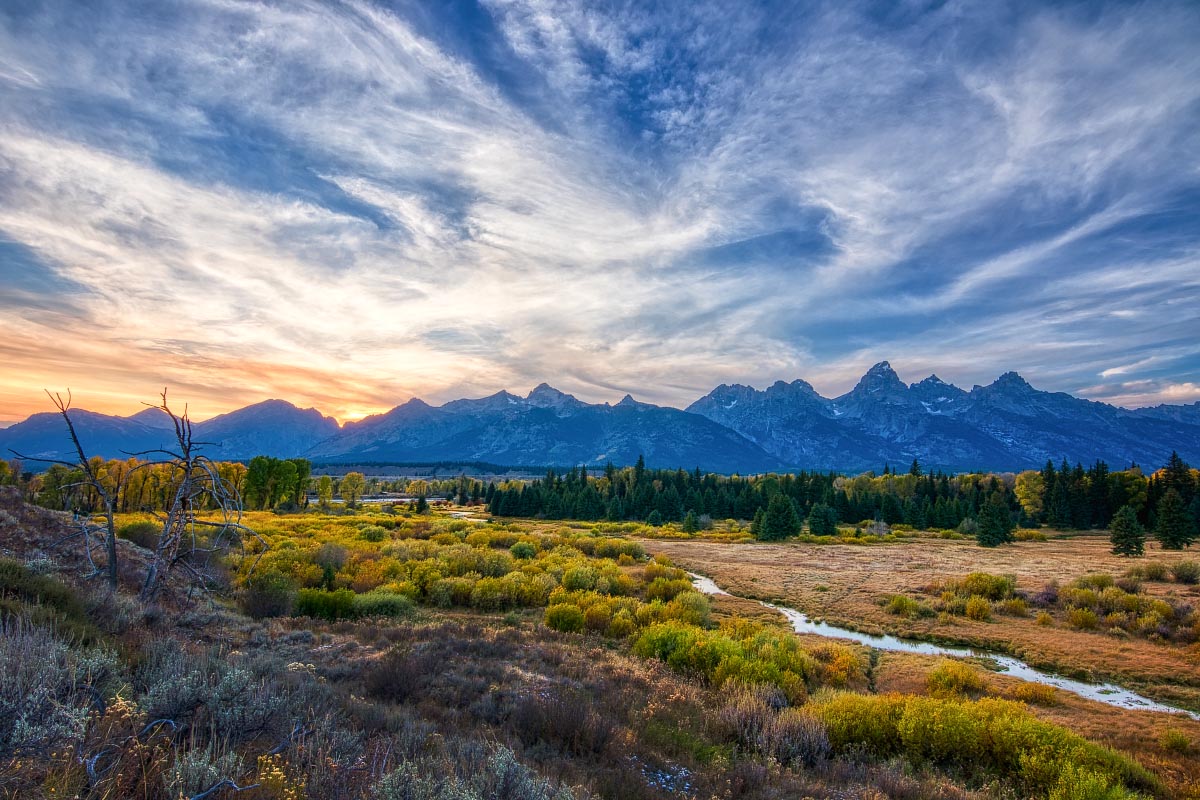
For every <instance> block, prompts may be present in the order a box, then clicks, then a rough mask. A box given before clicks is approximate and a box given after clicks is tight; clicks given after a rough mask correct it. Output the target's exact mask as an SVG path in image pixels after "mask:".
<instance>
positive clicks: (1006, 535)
mask: <svg viewBox="0 0 1200 800" xmlns="http://www.w3.org/2000/svg"><path fill="white" fill-rule="evenodd" d="M978 522H979V532H978V533H977V534H976V539H977V540H978V542H979V543H980V544H981V545H983V546H984V547H996V546H997V545H1001V544H1006V543H1008V542H1011V541H1013V535H1012V530H1013V524H1012V514H1010V513H1009V511H1008V506H1006V505H1005V504H1004V497H1003V496H1002V495H1001V494H1000V493H999V492H995V493H994V494H992V496H991V497H990V498H989V499H988V501H987V502H986V503H984V504H983V507H982V508H980V509H979V520H978Z"/></svg>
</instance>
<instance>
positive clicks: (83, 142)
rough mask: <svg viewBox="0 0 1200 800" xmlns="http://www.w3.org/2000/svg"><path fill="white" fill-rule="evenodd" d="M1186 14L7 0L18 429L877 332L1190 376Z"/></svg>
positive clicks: (459, 0)
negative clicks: (162, 403)
mask: <svg viewBox="0 0 1200 800" xmlns="http://www.w3.org/2000/svg"><path fill="white" fill-rule="evenodd" d="M734 8H736V11H732V10H731V9H734ZM1197 41H1200V9H1198V8H1197V6H1196V5H1195V4H1194V3H1190V2H1186V0H1182V1H1181V2H1176V3H1171V2H1162V3H1159V2H1148V3H1140V4H1136V5H1135V4H1124V3H1115V2H1114V3H1111V4H1096V3H1089V4H1077V5H1064V6H1061V7H1055V8H1047V7H1045V4H1038V3H1030V4H1025V5H1022V4H1015V5H1014V4H1008V3H983V2H980V3H970V2H968V3H947V4H942V3H922V2H905V3H896V4H890V3H885V4H862V5H859V4H853V3H842V2H830V3H811V4H806V3H801V4H796V3H791V2H789V3H781V4H779V5H778V6H775V5H774V4H768V3H763V4H755V5H753V6H751V5H750V4H738V5H737V6H736V7H734V6H730V5H729V4H728V3H702V2H695V3H673V4H665V5H664V6H662V7H660V8H654V7H652V4H646V3H633V2H631V3H628V4H607V3H595V2H588V1H586V0H577V2H568V1H564V2H550V1H549V0H484V2H482V3H478V4H476V3H473V2H469V0H456V2H448V3H419V2H412V3H407V4H405V3H382V2H369V1H367V0H360V1H359V2H353V1H352V2H339V3H332V2H331V3H319V2H304V1H303V0H291V1H290V2H286V3H266V2H263V3H258V2H238V1H237V0H192V2H187V3H173V4H161V3H154V2H144V3H141V2H120V1H114V2H107V3H100V4H88V6H87V7H86V8H85V7H83V6H82V5H81V4H78V3H70V2H55V1H54V0H50V2H42V3H25V2H17V3H6V4H4V5H3V7H2V8H0V282H2V286H3V292H2V294H0V361H2V363H3V365H4V369H3V371H2V372H0V423H4V422H11V421H13V420H15V419H18V418H21V417H23V416H25V415H26V414H28V413H30V412H32V411H35V410H44V409H45V405H46V404H45V402H44V401H43V400H42V399H41V396H40V392H41V389H42V387H51V388H62V387H65V386H70V387H71V388H72V389H73V390H75V392H76V394H77V396H79V397H80V404H81V405H84V406H87V407H89V408H93V409H96V410H111V411H115V412H120V413H130V412H132V411H135V410H137V408H138V405H137V403H138V401H140V400H143V399H153V397H154V395H155V393H156V392H157V391H158V389H159V388H161V387H162V386H170V387H171V391H172V393H173V394H174V395H175V396H177V397H179V398H180V399H181V400H182V399H187V400H189V401H191V402H192V406H193V408H194V409H195V411H196V414H197V416H198V417H203V416H208V415H211V414H214V413H218V412H221V411H225V410H228V409H230V408H233V407H236V406H239V405H243V404H246V403H249V402H254V401H257V400H260V399H263V398H265V397H270V396H274V397H284V398H286V399H289V400H292V401H293V402H297V403H299V404H302V405H316V406H317V407H319V408H321V409H322V410H324V411H326V412H327V413H331V414H334V415H335V416H339V417H342V418H347V417H356V416H361V415H363V414H366V413H368V412H372V411H377V410H381V409H385V408H388V407H391V406H393V405H395V404H397V403H399V402H402V401H404V400H406V399H407V398H409V397H411V396H413V395H418V396H421V397H424V398H426V399H428V400H430V401H440V400H446V399H450V398H453V397H457V396H464V395H465V396H477V395H480V394H486V393H491V392H493V391H495V390H497V389H499V388H502V387H507V388H511V389H514V390H522V389H527V388H528V387H530V386H532V385H534V384H536V383H538V382H540V381H543V380H546V381H549V382H551V383H552V384H554V385H556V386H558V387H559V388H561V389H563V390H565V391H570V392H573V393H575V394H577V395H578V396H580V397H581V398H583V399H587V400H592V401H595V400H615V399H617V398H618V397H619V396H620V395H621V394H623V393H625V392H627V391H629V392H633V393H634V394H635V395H637V396H638V397H639V398H641V399H645V400H649V401H655V402H663V403H669V404H673V405H683V404H686V403H688V402H690V401H691V400H693V399H695V397H697V396H698V395H700V394H702V393H704V392H706V391H708V390H709V389H711V388H712V387H713V386H714V385H715V384H717V383H720V382H729V381H738V382H750V383H756V384H759V385H762V384H765V383H768V382H770V381H773V380H775V379H777V378H783V379H788V380H790V379H792V378H795V377H804V378H806V379H808V380H810V381H811V382H812V383H814V385H815V386H816V387H817V388H818V389H820V390H822V391H824V392H825V393H827V394H832V393H837V392H840V391H844V390H845V389H847V388H849V386H850V385H851V384H852V383H853V381H854V380H855V379H856V378H857V376H858V375H859V374H861V373H862V372H863V370H864V369H865V368H866V367H867V366H869V365H870V364H871V363H873V362H875V361H878V360H881V359H884V358H887V359H891V360H892V362H893V363H894V364H895V365H896V366H897V368H898V369H900V371H901V374H902V375H903V376H904V377H905V378H907V379H909V380H917V379H919V378H920V377H923V376H924V375H925V374H928V373H929V372H931V371H933V370H936V371H937V372H938V374H939V375H941V376H942V377H943V378H945V379H947V380H953V381H954V382H957V383H960V384H962V385H965V386H967V387H969V386H970V385H971V384H972V383H983V382H988V381H990V380H991V379H992V378H994V377H995V376H996V375H998V374H999V373H1001V372H1003V371H1006V370H1009V369H1016V370H1018V371H1020V372H1021V373H1022V374H1024V375H1025V376H1026V377H1027V378H1028V379H1029V380H1030V381H1031V382H1032V383H1034V384H1035V385H1037V386H1039V387H1041V388H1047V389H1055V390H1063V391H1070V392H1073V393H1079V394H1082V395H1084V396H1088V397H1091V398H1094V399H1101V400H1107V401H1110V402H1116V403H1121V404H1127V405H1144V404H1151V403H1157V402H1190V401H1192V400H1196V399H1200V255H1198V251H1200V226H1198V225H1197V220H1198V219H1200V166H1198V165H1200V158H1198V156H1200V148H1198V145H1197V142H1200V48H1197V47H1196V42H1197Z"/></svg>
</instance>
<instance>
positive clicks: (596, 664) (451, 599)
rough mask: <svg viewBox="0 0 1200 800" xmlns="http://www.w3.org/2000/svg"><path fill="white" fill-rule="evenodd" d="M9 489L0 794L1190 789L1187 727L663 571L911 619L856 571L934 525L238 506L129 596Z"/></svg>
mask: <svg viewBox="0 0 1200 800" xmlns="http://www.w3.org/2000/svg"><path fill="white" fill-rule="evenodd" d="M7 498H8V505H7V506H6V508H7V510H6V511H5V515H6V516H5V517H3V518H0V537H3V538H2V539H0V546H3V548H4V549H5V551H6V552H5V553H3V555H4V556H5V557H6V560H4V561H3V562H0V587H2V588H0V597H2V602H3V604H4V605H3V608H4V613H5V618H6V621H5V623H4V624H5V626H6V627H5V631H4V633H5V635H4V637H3V639H0V642H2V646H0V661H3V663H2V664H0V667H3V668H4V669H2V670H0V675H2V676H4V677H2V678H0V703H3V704H6V706H5V708H4V709H3V710H4V711H6V712H9V713H5V714H0V719H3V720H5V722H0V792H2V793H3V794H4V796H7V797H59V796H80V797H106V798H107V797H111V798H117V797H147V798H178V797H189V798H191V797H198V796H201V795H202V794H203V792H205V791H207V790H209V789H210V788H212V787H215V786H218V784H219V783H221V782H222V781H228V783H225V784H223V785H221V786H219V787H218V788H216V789H214V790H213V792H212V794H209V795H207V796H208V797H235V796H236V797H239V798H298V797H317V798H359V797H369V798H382V799H384V800H391V798H451V797H478V798H484V797H505V798H514V799H515V798H543V797H544V798H551V797H554V798H566V797H612V798H627V797H628V798H638V797H647V798H651V797H702V798H709V797H713V798H717V797H720V798H734V797H754V798H773V797H785V796H786V797H805V796H811V797H834V796H836V797H847V798H850V797H862V798H879V797H894V798H924V797H934V798H938V797H940V798H967V797H972V798H975V797H978V798H985V797H986V798H1016V797H1052V798H1063V799H1064V800H1065V799H1066V798H1121V797H1136V796H1141V797H1164V798H1165V797H1189V796H1200V774H1198V772H1197V770H1196V768H1195V765H1194V764H1192V761H1193V760H1194V758H1193V755H1194V752H1195V750H1194V748H1195V747H1196V744H1197V743H1198V742H1200V723H1193V722H1192V721H1190V720H1187V719H1185V718H1177V717H1173V716H1172V717H1168V716H1167V715H1162V714H1157V715H1155V714H1148V713H1147V712H1123V711H1117V710H1114V709H1111V708H1108V707H1100V706H1098V705H1097V704H1095V703H1089V702H1086V701H1082V700H1077V699H1075V698H1070V697H1060V696H1057V695H1056V694H1055V693H1054V692H1053V691H1050V692H1047V691H1043V689H1044V687H1033V688H1031V687H1032V685H1031V684H1022V683H1021V682H1018V681H1013V680H1011V679H1006V678H1004V677H1003V676H996V675H991V674H989V673H987V672H986V670H984V669H983V668H981V667H980V666H978V665H972V664H967V663H963V662H958V661H946V660H939V659H922V658H918V657H911V656H896V655H892V654H882V655H881V654H879V653H877V652H873V651H870V650H868V649H867V648H863V647H858V646H854V645H851V644H844V643H840V642H834V641H830V640H822V639H817V638H813V637H800V636H796V635H794V634H793V633H791V632H790V631H789V630H787V629H786V628H784V627H783V626H782V625H781V624H780V623H781V618H779V617H778V616H773V615H771V614H768V613H765V610H764V609H762V608H761V607H759V606H757V605H756V604H753V603H750V602H749V601H745V600H737V599H733V598H718V599H717V600H716V601H710V599H709V598H708V597H706V596H704V595H702V594H699V593H697V592H695V591H694V590H693V589H692V586H691V582H690V580H689V579H688V576H687V574H686V572H685V571H684V569H683V568H684V567H686V568H687V569H697V570H700V571H704V572H706V573H708V574H711V575H714V576H716V577H719V578H721V580H722V581H723V582H725V583H726V584H727V585H728V586H730V588H731V590H734V589H737V590H741V589H744V590H745V593H746V594H755V593H757V594H759V595H762V596H772V597H780V596H786V594H785V593H786V592H787V591H789V587H791V588H792V589H794V588H795V587H796V586H798V585H805V586H807V585H808V583H809V581H810V577H811V576H809V575H808V573H806V572H804V569H801V567H800V566H799V565H798V564H799V563H800V562H803V563H806V564H807V563H813V564H818V565H819V566H815V567H814V566H810V567H806V568H805V569H818V570H820V572H821V574H822V576H823V577H822V578H821V580H823V581H824V583H822V584H821V586H823V587H824V588H823V589H820V590H818V588H817V586H816V585H815V584H814V585H813V588H812V592H811V594H813V595H815V596H821V597H822V598H824V597H825V596H827V595H834V594H835V593H840V594H841V597H842V598H843V599H852V598H854V597H855V596H856V595H855V592H856V591H857V592H859V593H861V594H863V596H864V599H863V600H862V610H864V611H865V610H867V609H868V608H869V609H871V611H872V613H874V614H875V615H877V616H876V617H875V618H876V619H879V620H881V622H882V623H888V624H909V623H913V624H916V623H918V622H920V619H919V617H914V618H913V619H912V620H910V619H907V618H904V617H900V616H897V615H895V614H892V613H891V612H889V611H888V610H887V609H886V608H885V607H884V606H881V605H879V603H878V601H877V598H871V599H865V598H866V596H867V595H873V594H874V592H873V591H872V589H871V587H872V586H873V584H869V582H868V578H869V576H871V575H874V574H875V573H877V572H882V571H885V570H887V569H891V571H892V572H893V575H892V578H893V580H892V581H891V582H890V583H889V582H888V581H887V580H885V579H880V580H881V581H882V583H881V584H880V586H881V588H883V587H886V589H887V591H888V592H890V594H893V595H894V594H896V592H897V591H898V589H899V588H904V587H909V586H910V584H909V583H896V582H895V574H894V573H896V571H897V568H898V567H899V566H900V565H903V564H904V563H906V562H907V561H908V560H910V559H911V557H913V556H919V557H920V558H923V559H926V560H927V561H928V563H927V564H926V565H925V566H924V568H923V569H922V570H921V574H923V575H924V579H922V580H920V581H916V580H915V575H912V576H911V577H912V579H913V582H912V583H911V591H912V593H913V596H914V597H919V596H921V592H923V591H924V590H925V588H926V587H928V586H929V585H930V583H931V582H933V581H936V580H949V579H954V578H956V577H961V576H960V575H959V573H960V570H959V562H958V561H956V559H957V558H960V557H962V558H964V559H965V555H963V556H960V555H958V554H959V550H960V548H962V547H963V545H962V544H960V543H959V542H955V541H944V540H936V539H928V540H925V539H922V538H920V537H913V538H911V539H910V538H904V539H902V540H897V541H896V542H893V543H882V544H874V545H871V546H863V545H841V544H823V545H806V544H777V545H764V544H757V543H748V542H742V541H719V539H721V538H722V537H723V538H726V539H737V538H739V537H738V536H736V532H731V531H724V532H720V531H718V532H716V533H713V534H706V535H702V536H689V537H687V538H683V537H684V535H683V534H682V532H681V531H680V530H679V529H678V526H675V527H670V526H668V527H665V528H656V529H654V530H653V531H650V530H648V529H647V528H646V527H645V526H642V525H639V524H635V523H604V522H601V523H583V522H549V521H539V520H528V519H504V520H496V521H487V520H486V519H485V518H483V517H480V516H478V515H477V514H476V515H475V518H471V519H468V518H458V517H455V516H451V514H450V513H447V512H445V511H437V512H433V513H424V514H416V513H412V512H411V511H408V510H397V509H388V510H386V511H385V510H382V509H376V510H371V511H367V510H344V509H339V510H338V511H337V512H330V513H324V512H321V511H318V510H309V511H304V512H299V513H288V514H275V513H271V512H253V513H249V514H246V515H245V516H244V519H243V521H244V522H245V523H246V524H247V525H249V526H251V527H252V528H253V529H254V530H255V531H256V532H258V533H259V535H260V536H261V537H262V540H263V541H264V542H265V543H266V549H265V550H264V551H262V552H256V551H255V549H254V548H251V549H249V550H248V551H247V552H245V553H244V554H243V553H231V554H230V556H229V558H228V561H227V566H228V569H227V572H226V573H225V574H224V577H223V581H222V583H221V584H220V585H217V586H213V587H210V588H211V591H210V592H207V593H204V592H197V591H196V590H195V589H194V587H189V586H186V585H184V584H179V585H176V586H175V587H174V590H173V591H172V592H169V593H167V594H166V595H164V597H163V599H162V600H161V601H160V603H159V604H157V605H155V606H144V605H141V604H139V603H138V602H137V601H136V600H134V599H133V597H132V595H131V594H130V593H128V592H122V593H119V594H117V595H106V594H104V593H102V592H99V591H97V589H96V588H93V587H92V586H91V585H89V584H84V583H81V582H80V581H79V580H78V578H77V573H78V567H79V564H78V563H77V560H76V561H73V560H72V556H71V554H70V553H69V552H67V551H63V550H62V549H61V548H60V549H55V548H52V547H50V546H49V544H50V543H51V542H53V540H54V538H55V534H56V533H61V532H62V530H63V529H64V527H63V526H64V523H65V520H64V516H63V515H61V514H56V513H54V512H49V511H45V510H42V509H34V508H32V507H29V506H23V505H21V504H20V503H19V501H16V500H15V499H14V498H13V497H12V495H7ZM453 513H459V514H468V513H473V512H471V511H470V510H466V509H458V510H454V512H453ZM150 522H151V520H150V518H148V517H147V516H144V515H136V514H133V515H123V516H122V517H121V518H120V525H121V532H122V542H121V552H122V559H123V561H125V562H128V563H130V564H136V563H137V562H138V559H139V558H140V557H142V556H143V555H144V553H145V550H144V548H143V545H146V544H152V541H151V540H150V537H152V536H153V533H154V532H153V528H152V526H151V525H149V524H148V523H150ZM651 532H653V533H655V534H656V535H657V536H659V537H661V538H647V537H646V536H645V534H647V533H651ZM706 537H709V538H706ZM1083 541H1084V540H1081V539H1075V540H1072V542H1073V543H1075V544H1078V543H1080V542H1083ZM1033 544H1034V543H1030V545H1029V546H1033ZM1036 544H1037V545H1039V546H1049V547H1051V548H1054V547H1058V546H1060V543H1059V542H1058V541H1057V540H1053V539H1052V540H1050V541H1048V542H1039V543H1036ZM1062 546H1066V545H1065V544H1063V545H1062ZM971 547H972V549H971V554H972V555H973V556H975V557H980V556H990V555H991V554H993V553H1006V552H1009V551H1008V550H1006V549H1003V548H1002V549H1000V550H997V551H983V550H982V549H981V548H978V547H975V546H973V545H972V546H971ZM771 548H774V549H771ZM843 551H844V552H843ZM1046 552H1047V554H1048V553H1049V552H1050V551H1046ZM939 553H944V554H945V558H944V559H942V558H941V557H940V556H939V555H938V554H939ZM831 559H839V560H840V563H841V565H842V566H843V567H845V568H846V569H847V574H846V575H845V576H843V579H842V580H841V582H835V581H834V573H837V572H839V570H838V569H836V568H834V567H832V566H831V565H830V560H831ZM772 560H773V562H774V564H775V566H774V568H773V569H770V568H768V565H769V564H770V563H771V562H772ZM1050 560H1053V559H1050ZM781 564H783V565H784V566H783V568H780V565H781ZM739 565H741V566H739ZM889 565H890V566H889ZM989 566H995V567H996V568H999V567H998V566H997V565H989ZM1066 567H1067V565H1063V567H1061V568H1062V569H1066ZM1041 569H1042V570H1044V571H1046V572H1049V571H1051V567H1050V566H1049V564H1047V565H1045V566H1043V567H1042V568H1041ZM901 571H903V572H906V573H908V572H912V570H901ZM796 574H803V575H805V576H806V577H804V578H803V579H802V583H799V584H798V583H796V582H795V581H796V580H797V579H796V578H795V575H796ZM1036 574H1038V575H1039V577H1040V576H1041V572H1037V573H1036ZM132 575H133V573H131V575H130V576H123V580H124V581H125V583H126V584H129V583H130V579H131V577H132ZM789 576H791V577H789ZM772 581H779V586H778V588H776V586H775V584H774V583H772ZM1018 585H1022V584H1021V579H1019V580H1018ZM127 588H130V589H132V588H135V587H132V586H128V587H127ZM1101 591H1103V589H1101ZM1155 591H1157V590H1155ZM807 599H808V594H804V595H799V594H798V595H795V600H796V601H797V602H799V601H806V600H807ZM939 599H940V595H939ZM1009 599H1011V598H1009ZM855 602H856V603H857V602H858V601H855ZM914 602H918V603H920V602H929V601H925V600H921V599H916V600H914ZM996 602H1002V601H1000V600H998V601H996ZM835 606H838V603H835V602H830V605H829V606H828V607H829V608H833V607H835ZM845 608H848V609H852V611H853V612H854V613H855V614H857V612H858V611H859V607H858V605H851V606H845ZM846 613H850V612H849V611H847V612H846ZM950 616H954V615H950ZM954 619H955V620H956V621H955V623H954V624H956V625H957V624H963V625H967V627H968V628H969V627H970V625H974V624H975V623H976V621H975V620H969V619H967V618H965V617H964V619H965V620H967V621H966V622H963V623H959V622H957V616H954ZM968 623H969V624H968ZM979 624H984V623H979ZM1031 627H1034V628H1035V629H1038V630H1040V629H1041V627H1044V626H1036V625H1034V624H1032V623H1031ZM1064 632H1065V631H1064ZM1078 635H1080V636H1089V637H1093V638H1097V639H1103V637H1102V636H1100V635H1098V634H1095V633H1090V632H1089V633H1083V632H1080V633H1079V634H1078ZM1137 641H1138V643H1142V644H1145V646H1147V647H1150V646H1154V647H1162V646H1163V645H1160V644H1159V643H1156V642H1150V641H1148V640H1146V641H1144V642H1143V641H1142V640H1137ZM1171 646H1172V647H1177V646H1179V645H1174V644H1173V645H1171ZM34 653H41V654H47V653H48V654H51V657H48V658H47V657H41V658H37V659H35V658H33V654H34ZM33 687H44V689H43V690H42V691H40V692H34V691H33ZM97 697H99V698H100V699H99V700H97ZM1114 715H1115V718H1117V719H1120V720H1122V721H1123V722H1125V723H1127V724H1122V725H1119V726H1114V725H1112V724H1111V721H1112V720H1113V719H1114ZM1104 719H1107V720H1109V721H1110V722H1109V724H1108V725H1107V726H1106V725H1104V724H1102V722H1101V721H1102V720H1104ZM1113 729H1119V730H1120V731H1121V733H1120V734H1119V735H1116V734H1114V733H1113ZM47 754H49V755H47ZM235 786H236V787H237V788H244V791H235V790H234V787H235ZM245 787H253V788H245Z"/></svg>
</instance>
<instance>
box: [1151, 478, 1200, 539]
mask: <svg viewBox="0 0 1200 800" xmlns="http://www.w3.org/2000/svg"><path fill="white" fill-rule="evenodd" d="M1157 518H1158V522H1157V523H1156V524H1155V526H1154V536H1155V538H1157V539H1158V541H1159V542H1160V543H1161V544H1162V546H1163V549H1164V550H1182V549H1183V548H1185V547H1189V546H1191V544H1192V542H1194V541H1195V540H1196V523H1195V522H1194V521H1193V520H1192V518H1191V516H1190V515H1189V514H1188V512H1187V509H1186V508H1185V507H1184V505H1183V498H1181V497H1180V496H1179V492H1177V491H1175V490H1174V489H1168V490H1167V492H1166V494H1164V495H1163V496H1162V499H1161V500H1159V501H1158V513H1157Z"/></svg>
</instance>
